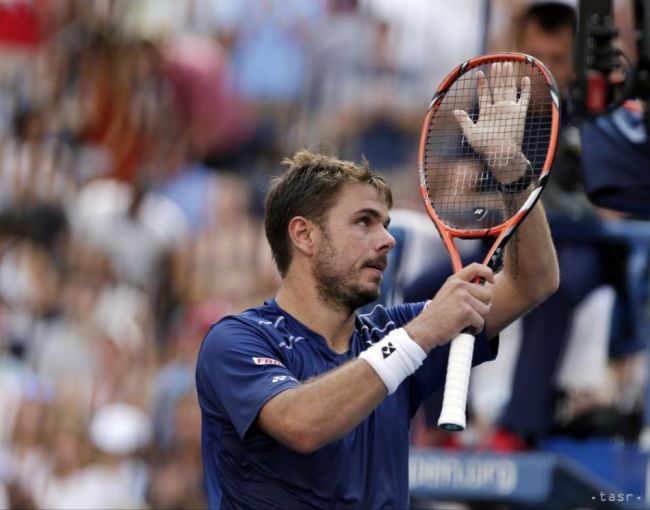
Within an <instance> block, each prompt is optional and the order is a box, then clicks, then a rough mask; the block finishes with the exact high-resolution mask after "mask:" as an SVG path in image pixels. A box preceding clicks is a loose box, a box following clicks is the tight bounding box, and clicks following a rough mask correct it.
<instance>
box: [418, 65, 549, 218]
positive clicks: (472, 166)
mask: <svg viewBox="0 0 650 510" xmlns="http://www.w3.org/2000/svg"><path fill="white" fill-rule="evenodd" d="M501 62H503V61H501ZM512 64H513V66H512V76H513V82H512V83H514V84H516V92H513V91H512V90H510V92H511V93H512V94H511V97H506V96H505V94H504V93H503V87H502V89H501V92H500V91H499V88H498V87H495V82H496V79H497V77H494V76H491V75H490V70H491V64H490V63H485V64H482V65H480V66H477V67H474V68H472V69H468V70H466V71H465V73H464V74H462V75H460V76H459V77H458V78H457V80H456V81H455V82H454V83H453V84H452V85H451V87H450V88H449V89H448V90H447V92H446V93H445V95H444V97H443V99H442V100H441V102H440V104H439V106H438V108H437V111H436V113H435V114H434V115H432V117H431V120H430V124H429V130H428V136H427V139H426V147H425V148H426V150H425V154H424V161H423V163H424V165H423V166H424V168H423V170H424V178H425V182H426V186H427V191H428V195H429V200H430V202H431V205H432V206H433V208H434V210H435V211H436V214H437V215H438V217H439V218H440V219H441V220H442V221H443V222H444V223H445V224H447V226H449V227H451V228H457V229H464V230H476V229H485V228H492V227H495V226H498V225H500V224H502V223H504V222H505V221H506V220H507V219H508V218H509V217H510V216H511V215H512V214H513V213H514V212H516V211H514V212H513V211H512V208H511V207H508V204H506V200H505V198H504V194H503V193H502V192H501V189H502V188H501V187H500V185H503V184H505V185H510V184H511V183H513V182H514V183H517V182H520V189H517V188H516V187H515V188H513V189H509V191H511V192H518V193H519V194H520V195H524V198H525V193H530V192H532V189H533V188H532V187H531V186H530V185H529V184H530V182H532V181H536V180H537V179H538V177H539V175H540V173H541V172H542V170H543V165H544V163H545V161H546V156H547V153H548V149H549V144H550V140H551V131H552V104H551V103H552V98H551V95H550V93H549V85H548V83H547V81H546V79H545V78H544V76H543V74H542V73H541V71H540V70H539V68H538V67H537V66H536V65H533V64H531V63H529V62H523V61H513V63H512ZM479 71H482V72H483V73H484V75H485V81H486V82H487V83H486V86H484V88H483V93H482V94H481V93H480V92H479V88H478V85H477V73H478V72H479ZM524 77H528V78H529V79H530V93H529V98H528V103H527V108H525V109H524V111H525V123H524V126H523V136H520V137H519V138H517V136H516V135H517V133H519V134H520V135H521V133H522V127H521V124H520V123H521V122H522V117H521V116H520V115H518V114H516V108H515V113H514V114H513V109H507V108H506V109H503V111H501V110H499V109H496V108H492V111H491V112H489V114H490V115H491V117H490V122H489V128H490V131H491V133H487V134H485V135H484V136H485V138H488V139H489V138H490V137H491V139H494V138H495V137H496V138H498V139H503V140H506V141H507V143H505V144H502V145H501V146H498V147H497V149H496V150H493V151H489V150H488V151H486V150H485V147H481V143H482V141H481V138H480V137H479V138H478V140H477V139H474V140H473V142H474V145H475V146H477V147H473V146H472V143H470V141H469V140H468V139H467V137H466V136H465V135H464V132H463V129H462V128H461V125H460V124H459V121H458V120H457V118H456V116H455V114H454V111H458V110H462V111H464V112H466V113H467V115H468V117H469V119H471V121H472V123H474V125H476V126H479V124H480V120H481V115H484V114H485V112H487V110H488V109H489V107H490V106H492V105H494V104H495V103H499V102H504V101H508V100H511V101H510V102H511V103H512V99H514V101H515V102H520V101H521V100H522V95H523V92H522V79H523V78H524ZM511 89H512V87H511ZM486 91H487V94H486ZM481 96H482V97H481ZM481 152H484V154H483V155H479V153H481ZM520 153H523V155H524V156H525V158H526V159H527V160H528V161H529V162H530V165H529V166H528V168H526V172H527V175H526V176H525V177H526V178H524V176H523V175H522V173H521V166H520V165H516V164H511V165H509V163H510V162H511V161H512V160H513V159H514V158H516V157H518V156H519V154H520ZM519 157H520V156H519ZM495 167H497V168H498V169H499V173H498V176H497V175H495V173H496V171H493V169H495ZM497 177H498V178H497Z"/></svg>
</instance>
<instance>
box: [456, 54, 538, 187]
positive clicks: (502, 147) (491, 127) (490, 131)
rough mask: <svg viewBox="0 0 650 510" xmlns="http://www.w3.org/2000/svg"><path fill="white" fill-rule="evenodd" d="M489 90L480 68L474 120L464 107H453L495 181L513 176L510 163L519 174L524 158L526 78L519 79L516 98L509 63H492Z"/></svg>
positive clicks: (466, 135) (506, 179) (527, 91)
mask: <svg viewBox="0 0 650 510" xmlns="http://www.w3.org/2000/svg"><path fill="white" fill-rule="evenodd" d="M490 76H491V80H490V81H491V84H492V93H490V89H489V87H488V81H487V78H486V77H485V74H484V73H483V72H482V71H478V72H477V77H476V83H477V88H478V99H479V114H478V120H477V122H476V124H474V122H472V119H470V117H469V115H468V114H467V112H466V111H464V110H454V111H453V114H454V117H455V118H456V121H457V122H458V124H459V125H460V127H461V128H462V130H463V134H464V135H465V138H466V139H467V141H468V142H469V143H470V145H471V146H472V149H474V151H475V152H476V153H477V154H478V155H479V156H481V157H482V158H483V159H484V160H485V161H486V162H487V164H488V165H489V166H490V168H491V169H492V172H493V173H494V176H495V177H496V179H497V180H498V181H499V182H502V183H508V182H511V181H513V180H516V178H518V177H515V178H513V173H512V170H513V165H515V166H516V168H515V169H516V170H517V171H518V172H519V173H520V174H523V171H524V170H525V168H526V166H525V165H526V158H525V157H524V156H523V154H522V152H521V145H522V140H523V137H524V125H525V123H526V111H527V110H528V102H529V100H530V78H529V77H528V76H524V78H522V80H521V95H520V97H519V100H517V84H516V83H515V77H514V74H513V67H512V64H511V63H505V64H503V65H502V64H496V63H495V64H492V68H491V71H490Z"/></svg>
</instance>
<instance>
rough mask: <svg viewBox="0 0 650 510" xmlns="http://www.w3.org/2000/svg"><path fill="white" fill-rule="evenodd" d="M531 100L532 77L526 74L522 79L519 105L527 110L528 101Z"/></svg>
mask: <svg viewBox="0 0 650 510" xmlns="http://www.w3.org/2000/svg"><path fill="white" fill-rule="evenodd" d="M529 101H530V78H529V77H528V76H524V77H523V78H522V79H521V96H520V97H519V105H520V106H521V108H522V110H523V111H524V112H525V111H526V110H528V102H529Z"/></svg>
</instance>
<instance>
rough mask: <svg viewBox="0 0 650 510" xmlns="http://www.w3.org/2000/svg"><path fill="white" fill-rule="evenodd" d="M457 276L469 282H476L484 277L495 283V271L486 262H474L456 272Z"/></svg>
mask: <svg viewBox="0 0 650 510" xmlns="http://www.w3.org/2000/svg"><path fill="white" fill-rule="evenodd" d="M456 276H457V277H459V278H461V279H462V280H465V281H467V282H474V281H475V280H477V279H480V278H482V279H484V280H485V281H486V282H490V283H494V272H493V271H492V269H490V268H489V267H488V266H486V265H485V264H479V263H478V262H474V263H472V264H470V265H468V266H466V267H464V268H463V269H461V270H460V271H458V272H457V273H456Z"/></svg>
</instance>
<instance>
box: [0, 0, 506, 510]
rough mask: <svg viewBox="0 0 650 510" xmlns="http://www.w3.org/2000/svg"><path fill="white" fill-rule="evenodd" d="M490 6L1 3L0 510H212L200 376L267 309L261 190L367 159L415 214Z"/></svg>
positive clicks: (315, 0) (322, 0)
mask: <svg viewBox="0 0 650 510" xmlns="http://www.w3.org/2000/svg"><path fill="white" fill-rule="evenodd" d="M512 3H514V2H507V1H503V2H495V3H494V4H495V5H496V8H495V10H494V11H493V12H492V22H493V23H499V22H500V21H503V20H502V19H501V18H502V17H504V18H505V17H506V16H507V12H508V9H509V8H510V4H512ZM397 4H399V5H397ZM477 4H480V2H474V1H473V0H457V1H456V2H453V3H446V4H445V15H444V16H440V15H439V13H438V12H437V10H436V7H435V5H434V2H427V1H425V0H422V1H419V0H409V1H404V2H391V1H390V0H385V1H382V0H358V1H357V0H227V1H226V0H221V1H218V2H216V1H211V0H138V1H137V2H136V1H130V0H0V508H27V507H29V508H203V507H205V495H204V492H203V486H202V465H201V455H200V415H199V408H198V406H197V404H196V399H195V393H194V391H195V390H194V363H195V358H196V354H197V350H198V347H199V345H200V341H201V339H202V337H203V334H204V333H205V331H206V329H207V328H208V327H209V325H210V324H211V323H213V322H215V321H216V320H218V319H219V318H220V317H221V316H223V315H224V314H228V313H231V312H233V311H239V310H242V309H244V308H246V307H248V306H252V305H257V304H259V303H260V302H261V301H262V300H264V299H266V298H268V297H270V296H272V295H273V292H274V289H275V286H276V284H277V281H278V280H277V278H278V276H277V274H276V271H275V269H274V266H273V264H272V261H271V257H270V251H269V249H268V247H267V245H266V241H265V239H264V235H263V228H262V213H263V211H262V200H263V196H264V192H265V189H266V186H267V183H268V181H269V178H270V177H271V176H273V175H274V174H275V173H277V172H278V171H279V168H280V166H279V163H280V161H281V159H282V157H283V156H285V155H288V154H290V153H291V152H293V151H294V150H295V149H297V148H299V147H303V146H309V147H312V148H321V149H323V150H328V151H334V152H336V153H337V154H338V155H340V156H341V157H343V158H348V159H352V160H359V159H360V157H361V155H362V154H364V155H365V156H366V157H367V158H368V159H369V160H370V162H371V164H372V165H373V166H374V167H376V168H378V169H379V170H381V171H382V172H384V173H385V174H386V175H387V177H388V179H389V181H390V182H391V184H392V186H393V188H394V193H395V196H396V203H397V207H398V208H399V209H416V210H419V211H421V210H422V207H421V205H420V201H419V198H418V196H417V193H418V191H417V184H416V180H415V177H414V174H415V168H416V158H417V144H418V137H419V131H420V127H421V121H422V118H423V114H424V112H425V109H426V107H427V105H428V101H429V100H430V96H431V93H432V91H433V90H434V88H435V87H436V86H437V85H438V83H439V82H440V81H441V79H442V78H443V77H444V75H445V74H446V73H447V72H448V71H449V70H451V69H452V67H453V66H454V65H456V64H457V63H459V62H460V61H462V60H463V59H465V58H468V57H471V56H474V55H477V54H479V53H481V51H482V50H483V49H484V48H485V40H486V33H485V29H484V21H483V17H482V15H483V14H484V13H480V12H476V13H474V14H472V15H469V13H470V12H474V8H475V7H476V5H477ZM435 48H444V51H435ZM430 230H431V231H433V229H432V228H431V229H430Z"/></svg>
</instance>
